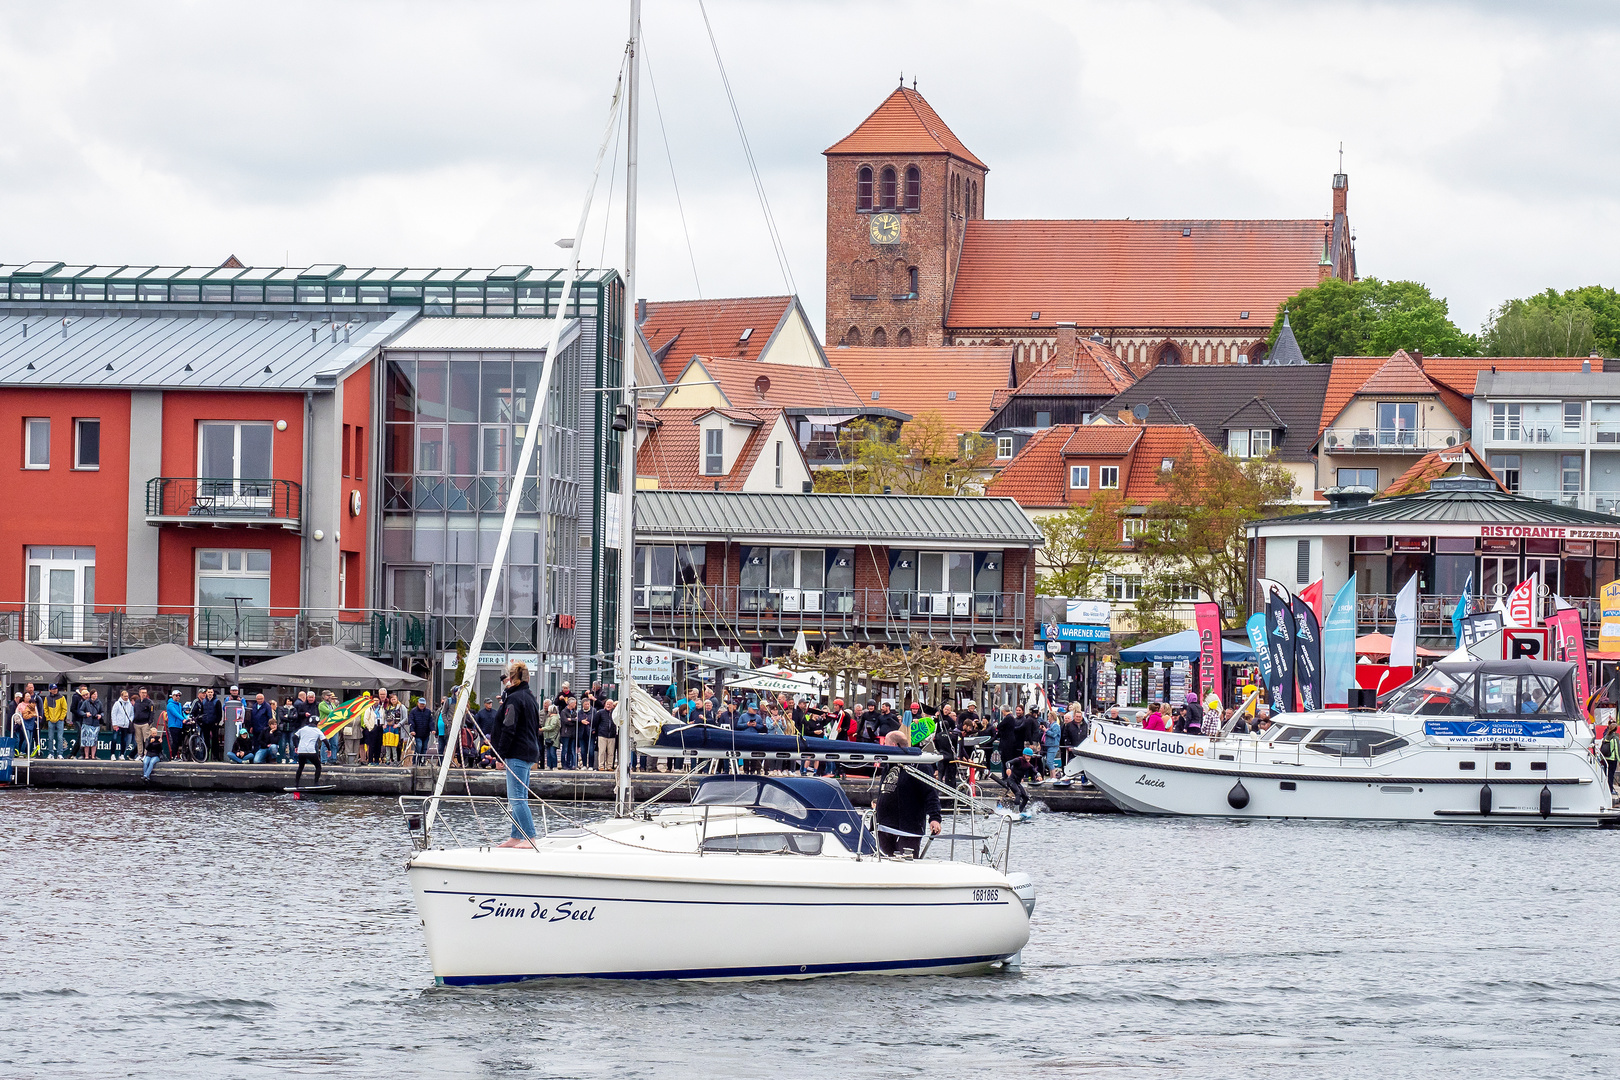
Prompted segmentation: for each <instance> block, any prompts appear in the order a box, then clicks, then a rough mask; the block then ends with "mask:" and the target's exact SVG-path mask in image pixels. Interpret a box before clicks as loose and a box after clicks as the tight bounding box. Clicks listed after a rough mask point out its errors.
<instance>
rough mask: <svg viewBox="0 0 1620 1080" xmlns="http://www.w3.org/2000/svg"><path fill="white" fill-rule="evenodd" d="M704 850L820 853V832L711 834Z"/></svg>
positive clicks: (754, 853) (753, 853) (706, 840)
mask: <svg viewBox="0 0 1620 1080" xmlns="http://www.w3.org/2000/svg"><path fill="white" fill-rule="evenodd" d="M702 846H703V850H704V851H733V852H747V853H749V854H752V855H820V854H821V834H820V833H738V834H737V835H735V836H711V837H708V838H707V839H705V840H704V841H703V845H702Z"/></svg>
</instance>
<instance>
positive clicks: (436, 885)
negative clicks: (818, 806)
mask: <svg viewBox="0 0 1620 1080" xmlns="http://www.w3.org/2000/svg"><path fill="white" fill-rule="evenodd" d="M628 859H630V860H634V862H635V864H636V865H635V866H634V867H631V866H628V865H623V864H625V863H626V861H627V857H626V856H617V857H615V856H611V855H609V856H603V855H597V854H592V853H581V854H577V855H575V856H572V857H570V856H569V855H568V854H566V853H558V852H555V851H541V852H535V851H529V850H524V849H488V848H478V849H461V850H455V851H432V852H425V853H423V854H421V855H418V856H417V857H416V858H415V859H413V860H412V863H411V869H410V878H411V887H412V889H413V891H414V892H415V895H416V904H417V909H418V911H419V912H420V913H421V916H422V922H423V926H424V929H425V931H426V937H427V946H428V954H429V957H430V959H431V961H432V965H433V974H434V978H435V979H436V980H437V982H439V983H440V984H441V985H454V986H468V985H478V984H489V983H503V982H514V981H518V980H523V979H538V978H603V979H795V978H811V977H815V976H820V975H834V974H846V973H856V972H867V973H873V974H878V973H883V974H950V973H958V972H971V971H982V970H985V969H987V968H990V967H993V966H995V965H996V964H998V963H1001V962H1003V961H1005V960H1007V959H1009V958H1011V957H1013V956H1015V955H1016V954H1017V953H1018V952H1019V950H1021V949H1022V948H1023V947H1024V944H1025V942H1026V941H1027V940H1028V939H1029V915H1028V912H1027V911H1026V909H1025V905H1024V903H1023V902H1021V900H1020V898H1019V896H1018V895H1017V893H1016V892H1015V889H1014V886H1013V883H1011V882H1009V880H1008V879H1007V878H1006V877H1005V876H1004V875H1002V874H999V873H997V872H995V871H993V870H990V869H988V868H985V867H980V866H973V865H965V864H955V863H948V862H934V861H931V860H923V861H920V862H911V861H895V860H878V859H866V860H860V861H856V860H849V859H820V858H782V857H772V856H750V855H720V856H715V855H706V856H698V855H682V854H663V855H651V854H645V853H644V854H640V855H634V856H629V857H628ZM615 862H617V863H620V864H621V865H619V866H614V865H612V864H613V863H615ZM649 862H651V863H655V864H656V866H654V867H652V868H648V867H647V866H646V865H645V864H647V863H649ZM823 863H824V864H825V865H824V866H818V865H817V864H823ZM773 864H774V865H773ZM807 871H808V873H807ZM789 875H791V876H792V879H791V880H789Z"/></svg>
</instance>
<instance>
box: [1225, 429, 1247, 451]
mask: <svg viewBox="0 0 1620 1080" xmlns="http://www.w3.org/2000/svg"><path fill="white" fill-rule="evenodd" d="M1240 438H1241V439H1242V440H1243V445H1242V446H1241V447H1240V446H1238V444H1237V440H1238V439H1240ZM1249 439H1250V435H1249V430H1248V429H1247V428H1233V429H1232V430H1231V431H1228V432H1227V433H1226V454H1227V456H1228V457H1235V458H1246V457H1248V456H1249Z"/></svg>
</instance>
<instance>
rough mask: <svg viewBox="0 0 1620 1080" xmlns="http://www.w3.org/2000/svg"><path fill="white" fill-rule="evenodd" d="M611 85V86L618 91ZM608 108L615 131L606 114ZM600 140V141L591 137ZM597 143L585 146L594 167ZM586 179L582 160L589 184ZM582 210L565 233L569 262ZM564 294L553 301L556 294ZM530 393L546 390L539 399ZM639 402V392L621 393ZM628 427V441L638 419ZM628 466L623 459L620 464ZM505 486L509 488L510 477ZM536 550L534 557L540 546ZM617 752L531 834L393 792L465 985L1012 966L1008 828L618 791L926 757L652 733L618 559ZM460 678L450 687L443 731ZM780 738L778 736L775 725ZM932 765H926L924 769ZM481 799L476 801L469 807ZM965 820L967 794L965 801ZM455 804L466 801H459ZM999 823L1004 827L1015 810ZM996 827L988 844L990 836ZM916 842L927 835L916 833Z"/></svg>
mask: <svg viewBox="0 0 1620 1080" xmlns="http://www.w3.org/2000/svg"><path fill="white" fill-rule="evenodd" d="M640 26H641V22H640V3H639V0H632V3H631V22H630V40H629V45H628V48H627V55H626V62H627V71H626V78H625V80H624V84H623V85H624V87H625V90H626V94H625V98H626V103H627V106H628V113H627V117H626V119H627V126H628V138H629V153H628V155H627V159H626V196H627V200H628V207H627V217H626V252H625V290H624V296H625V305H626V311H625V322H624V325H625V326H627V327H630V326H634V325H635V319H634V304H635V299H634V298H635V295H636V291H635V286H634V282H635V266H636V260H635V236H636V220H635V213H636V209H635V208H636V127H637V123H636V121H637V100H636V98H637V77H638V76H637V72H638V58H637V51H638V45H639V34H640ZM617 101H618V98H617V96H616V98H615V103H616V104H617ZM611 126H612V123H611V119H610V122H609V128H610V129H611ZM605 146H606V143H605V142H604V149H605ZM601 159H602V154H601V153H600V152H599V153H598V156H597V167H598V169H600V166H601ZM594 186H595V178H594V177H593V183H592V187H593V188H594ZM588 211H589V200H588V199H587V204H586V211H585V213H582V215H581V219H580V227H579V232H578V233H577V234H576V238H575V243H574V245H573V249H572V250H573V252H574V253H575V255H574V266H573V268H572V269H571V270H570V273H569V275H568V278H567V281H568V288H569V289H571V288H572V282H573V280H574V278H575V276H576V275H577V272H578V252H579V251H580V245H581V242H582V240H583V232H584V224H585V218H586V215H587V214H588ZM566 295H567V293H566V291H565V294H564V301H565V302H566ZM564 306H565V303H564V304H560V305H559V307H558V315H557V321H556V324H555V329H554V332H553V337H552V346H551V348H550V349H548V351H547V353H546V358H545V367H544V370H543V372H542V375H541V381H540V385H541V386H542V387H544V386H547V385H549V382H550V373H551V365H552V362H553V357H554V356H555V355H556V352H557V347H558V342H559V340H560V335H561V331H562V325H563V315H562V310H563V307H564ZM633 371H634V367H633V364H631V363H629V362H626V364H625V372H626V381H627V383H629V384H630V385H628V386H627V394H626V399H627V400H628V401H630V402H632V403H633V402H634V400H635V399H634V386H633ZM547 397H548V396H547V395H544V394H542V395H541V401H542V402H544V401H546V400H547ZM632 409H633V405H632ZM542 411H543V407H542V409H535V410H533V411H532V414H531V417H530V421H529V428H528V431H527V434H526V436H525V439H524V443H523V448H522V452H521V454H520V456H519V460H518V464H517V474H518V475H526V470H527V469H528V468H529V467H530V464H531V461H532V457H533V451H534V444H535V442H536V436H537V433H538V431H539V428H540V424H541V414H542ZM629 421H630V422H629V432H628V433H627V434H626V439H627V440H630V439H633V432H634V417H633V415H632V416H631V417H630V418H629ZM625 475H628V472H627V473H626V474H625ZM620 488H621V492H620V498H621V502H620V512H619V515H618V520H619V521H620V522H621V523H622V524H621V527H620V536H619V543H620V550H621V553H622V555H621V561H620V565H621V566H629V565H630V555H631V552H632V551H633V547H632V543H633V541H632V536H631V534H632V522H633V521H634V516H633V505H632V499H633V488H634V485H633V484H631V483H627V482H621V484H620ZM513 490H514V493H515V490H516V485H514V486H513ZM515 509H516V499H515V498H514V499H512V500H511V504H510V505H508V507H507V512H506V518H505V522H504V526H503V529H502V532H501V536H500V541H499V544H498V545H497V548H496V553H495V561H494V566H493V568H492V572H491V574H490V581H489V585H488V588H487V591H486V593H485V596H484V598H483V604H482V606H481V608H480V613H479V620H478V624H477V627H476V630H475V638H474V641H473V642H472V643H471V648H470V651H471V652H473V653H475V654H476V653H477V652H478V650H479V648H480V646H481V645H482V642H483V636H484V633H485V628H486V626H487V624H488V620H489V616H490V613H491V610H492V608H493V603H494V596H495V593H496V590H497V588H498V580H499V577H500V575H501V573H502V571H503V569H504V563H505V556H506V550H507V545H508V541H509V538H510V535H511V530H512V526H513V521H514V517H515ZM541 561H542V563H543V562H544V560H543V559H542V560H541ZM620 577H621V581H620V597H619V604H620V608H619V610H620V612H621V615H620V619H619V658H618V676H619V685H620V686H621V687H628V688H629V691H628V693H626V694H622V695H621V696H622V697H624V698H626V699H627V700H624V701H622V702H621V703H620V706H619V709H620V711H619V716H618V719H619V728H620V736H619V737H620V751H619V755H618V758H619V770H618V777H617V785H616V787H617V798H616V806H615V815H614V816H613V817H612V818H610V819H608V820H605V821H599V822H590V823H585V822H579V821H572V822H568V823H566V824H565V825H564V827H560V828H555V827H553V825H552V821H551V817H552V813H553V812H552V811H551V810H550V808H547V807H545V806H544V805H542V806H541V815H540V816H541V821H542V835H540V836H538V837H536V838H535V839H534V840H533V841H532V842H531V843H530V844H528V845H526V846H521V847H496V846H492V845H491V844H489V843H487V842H485V843H481V844H475V845H472V846H457V847H451V848H447V849H446V848H434V847H432V846H431V845H430V842H429V838H430V837H431V836H433V835H434V834H435V833H437V834H438V835H440V836H441V837H442V836H444V835H447V834H448V835H450V836H451V838H452V839H454V835H455V834H454V828H455V826H454V825H453V824H452V823H451V822H450V821H449V820H448V819H447V818H446V816H445V813H444V811H445V808H446V806H447V805H448V804H451V803H453V802H460V803H463V804H467V806H466V809H467V810H468V811H470V812H471V814H473V815H477V814H479V813H480V811H481V810H488V811H489V812H490V813H489V814H486V815H485V816H494V817H495V819H496V820H497V821H499V822H500V824H501V826H502V829H503V831H504V826H505V822H506V820H507V818H506V816H505V814H504V812H503V811H504V807H499V806H497V805H492V804H499V803H500V802H501V800H488V799H485V800H478V799H463V800H452V799H450V798H449V797H446V796H444V794H443V793H444V786H445V781H446V779H447V777H448V772H449V761H448V759H447V760H446V761H445V763H444V765H443V766H442V767H441V769H440V772H439V777H438V782H437V784H436V785H435V788H434V794H433V796H432V797H431V798H428V799H423V800H409V799H406V800H401V801H402V803H404V804H406V808H407V811H408V812H409V813H411V814H412V815H413V819H414V820H416V821H418V822H419V825H420V828H419V832H420V838H419V839H420V844H421V847H420V848H419V850H417V851H415V853H414V854H413V855H412V857H411V859H410V861H409V862H408V864H407V872H408V875H409V878H410V882H411V888H412V891H413V892H414V894H415V898H416V905H417V910H418V912H419V913H420V914H421V918H422V924H423V929H424V932H425V935H426V939H427V946H428V955H429V958H430V960H431V963H432V966H433V973H434V977H435V979H436V980H437V981H438V982H440V983H441V984H450V985H469V984H484V983H500V982H510V981H515V980H521V979H531V978H697V979H731V978H807V977H812V976H819V975H829V974H838V973H851V972H866V973H928V974H938V973H952V972H965V971H975V970H983V969H988V968H991V967H995V966H997V965H1006V966H1016V964H1017V960H1018V957H1019V954H1020V952H1021V950H1022V949H1023V947H1024V945H1025V943H1026V942H1027V940H1028V938H1029V917H1030V913H1031V911H1032V910H1033V907H1034V888H1033V884H1032V883H1031V881H1030V880H1029V877H1028V875H1023V874H1011V873H1008V871H1007V866H1006V851H1007V843H1006V842H1005V841H1003V840H1001V839H999V838H997V837H996V836H994V835H992V834H993V833H995V832H997V831H998V830H993V829H986V830H984V831H983V832H982V833H981V832H980V831H979V829H977V828H972V827H970V829H969V832H968V833H966V834H952V835H951V836H948V837H941V838H940V839H939V844H940V846H941V847H944V846H945V845H946V844H948V845H949V848H950V850H952V851H954V850H956V849H957V848H958V846H960V847H961V848H962V849H964V850H969V851H970V852H971V853H972V854H973V855H974V856H984V857H987V858H988V862H989V865H984V864H981V863H980V862H977V861H967V862H959V861H954V860H951V859H937V858H918V859H912V858H906V857H901V858H887V857H882V856H880V855H879V854H878V846H877V843H876V837H875V835H874V834H873V832H872V829H871V827H870V826H869V825H868V824H867V822H866V820H865V819H864V818H863V816H862V815H861V814H859V813H858V812H857V811H856V810H855V808H854V807H853V806H852V805H851V804H850V802H849V800H848V798H847V796H846V795H845V794H844V792H843V790H842V788H840V787H839V786H838V785H837V784H836V783H834V782H832V781H830V780H823V779H820V778H816V777H806V776H772V775H747V776H743V775H718V776H707V777H703V778H702V779H700V780H697V781H696V787H695V790H694V791H693V793H692V798H691V802H690V803H689V804H687V805H668V806H662V807H658V806H648V807H644V808H637V807H636V806H635V805H634V804H633V801H632V798H631V785H630V765H631V760H632V757H633V755H635V754H642V755H647V756H654V757H661V758H666V759H676V760H681V761H683V762H687V763H690V764H692V765H694V766H698V765H701V764H703V763H704V762H708V761H717V760H721V759H725V760H731V761H736V760H739V759H742V760H752V761H779V760H781V759H793V760H803V759H812V760H825V761H836V762H843V763H859V764H868V763H871V762H874V761H875V762H879V763H890V764H891V765H892V767H896V768H899V767H907V766H906V763H911V764H922V763H926V762H928V761H930V760H938V758H937V756H935V755H928V754H923V753H921V752H920V751H916V750H910V749H902V748H893V747H879V746H872V745H868V744H844V743H835V742H826V743H824V744H823V741H822V740H808V739H802V740H794V739H789V738H788V737H785V736H748V735H744V734H742V733H731V732H723V731H722V730H721V729H717V728H700V727H692V728H687V729H684V730H681V731H672V732H664V733H663V734H662V735H661V729H664V728H665V727H667V726H669V725H671V722H672V718H671V717H670V716H669V714H668V713H667V712H665V711H664V710H663V709H662V708H661V707H660V706H659V705H657V703H656V702H654V701H653V700H652V698H651V697H650V696H648V695H647V694H646V693H645V692H644V691H641V690H640V689H639V688H636V687H634V686H633V684H632V683H631V680H630V673H629V659H630V653H631V648H632V644H633V639H632V631H631V619H630V618H629V613H630V611H631V592H630V588H631V575H629V574H621V575H620ZM471 678H472V675H471V674H470V673H469V675H468V676H467V679H468V682H467V683H465V684H464V685H463V686H462V688H461V692H460V693H459V694H458V697H457V704H456V711H455V714H454V717H453V719H452V723H451V725H450V728H451V731H450V740H451V741H452V742H454V740H455V739H456V737H457V735H458V734H459V730H460V725H461V723H462V721H463V719H464V715H465V708H466V702H467V700H468V691H469V690H470V681H471ZM771 740H776V741H774V742H773V741H771ZM930 782H932V781H931V780H930ZM480 804H482V807H481V806H480ZM967 809H968V811H969V814H968V817H969V820H970V821H978V820H979V815H978V813H977V810H978V808H977V807H975V806H973V805H971V804H969V805H968V807H967ZM463 820H464V821H465V820H466V818H465V817H464V818H463ZM997 820H1001V824H1000V831H1001V832H1002V833H1003V834H1004V835H1005V837H1006V838H1007V839H1008V840H1010V835H1011V830H1012V828H1013V827H1014V826H1013V823H1012V822H1011V821H1010V820H1004V819H997ZM992 842H993V843H992ZM924 854H927V850H926V849H925V850H924Z"/></svg>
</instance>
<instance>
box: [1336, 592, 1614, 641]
mask: <svg viewBox="0 0 1620 1080" xmlns="http://www.w3.org/2000/svg"><path fill="white" fill-rule="evenodd" d="M1460 599H1461V597H1459V596H1438V595H1437V596H1419V597H1418V611H1417V617H1418V618H1417V621H1418V636H1419V637H1428V638H1435V637H1438V638H1445V639H1447V640H1450V639H1451V638H1452V627H1451V616H1452V613H1453V612H1455V611H1456V610H1457V601H1458V600H1460ZM1565 599H1566V600H1568V601H1569V603H1570V604H1572V605H1574V607H1575V608H1576V610H1578V611H1579V612H1580V613H1581V625H1582V626H1584V627H1585V628H1586V632H1587V634H1588V636H1590V637H1596V636H1597V632H1598V624H1599V622H1600V621H1601V615H1602V610H1601V608H1602V604H1601V603H1600V601H1598V600H1597V599H1596V598H1594V597H1590V596H1569V597H1565ZM1395 600H1396V597H1395V595H1394V594H1372V595H1367V596H1358V597H1356V623H1357V633H1361V634H1373V633H1379V634H1392V633H1394V630H1395ZM1479 602H1480V598H1479V597H1475V598H1474V603H1475V604H1476V605H1477V604H1478V603H1479ZM1487 603H1488V606H1489V605H1494V604H1495V603H1496V601H1495V599H1488V601H1487ZM1539 603H1540V604H1541V616H1542V617H1543V618H1545V617H1547V616H1548V615H1551V614H1553V610H1554V603H1553V598H1552V597H1551V596H1545V597H1541V598H1540V599H1539Z"/></svg>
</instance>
